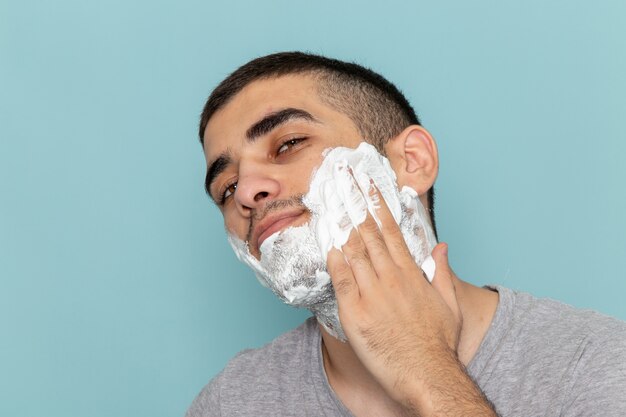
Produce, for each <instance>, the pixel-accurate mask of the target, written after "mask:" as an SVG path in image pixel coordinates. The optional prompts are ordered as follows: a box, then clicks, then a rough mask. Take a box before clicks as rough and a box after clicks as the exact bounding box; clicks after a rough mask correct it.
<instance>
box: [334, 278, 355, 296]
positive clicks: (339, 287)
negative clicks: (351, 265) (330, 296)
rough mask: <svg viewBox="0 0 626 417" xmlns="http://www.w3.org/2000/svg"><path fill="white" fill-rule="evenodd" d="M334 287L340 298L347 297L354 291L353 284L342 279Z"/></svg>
mask: <svg viewBox="0 0 626 417" xmlns="http://www.w3.org/2000/svg"><path fill="white" fill-rule="evenodd" d="M333 287H334V288H335V294H337V295H338V296H343V295H347V294H349V293H350V292H351V291H352V289H353V285H352V283H351V282H350V281H349V280H347V279H341V280H338V281H336V282H334V283H333Z"/></svg>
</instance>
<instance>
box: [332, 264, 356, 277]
mask: <svg viewBox="0 0 626 417" xmlns="http://www.w3.org/2000/svg"><path fill="white" fill-rule="evenodd" d="M328 272H330V274H331V276H337V277H342V276H345V275H347V274H349V273H350V272H351V268H350V265H348V264H347V263H345V262H341V263H340V264H337V265H334V266H333V267H332V268H330V267H329V271H328Z"/></svg>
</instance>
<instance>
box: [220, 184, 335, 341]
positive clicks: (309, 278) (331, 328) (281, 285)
mask: <svg viewBox="0 0 626 417" xmlns="http://www.w3.org/2000/svg"><path fill="white" fill-rule="evenodd" d="M270 204H272V206H271V207H266V209H265V210H264V216H265V215H267V213H268V212H271V211H276V210H280V209H277V208H274V207H280V208H286V207H302V208H304V209H306V206H304V204H303V203H302V196H297V197H293V198H291V199H289V200H280V201H274V202H272V203H270ZM268 208H270V210H268ZM228 241H229V243H230V245H231V247H232V248H233V250H234V251H235V254H236V255H237V257H238V258H239V260H240V261H242V262H243V263H245V264H246V265H248V266H249V267H250V268H251V269H252V270H253V271H254V273H255V275H256V277H257V279H258V280H259V282H261V284H263V285H264V286H266V287H268V288H269V289H270V290H272V292H273V293H274V294H275V295H276V296H277V297H278V298H280V299H281V300H282V301H283V302H285V303H286V304H288V305H291V306H293V307H297V308H306V309H308V310H310V311H311V312H312V313H313V314H314V315H315V317H316V318H317V320H318V322H319V323H320V324H322V326H324V328H325V329H326V331H327V332H328V333H330V334H331V335H333V336H334V337H336V338H338V339H339V340H342V341H345V340H346V336H345V334H344V332H343V329H342V328H341V323H340V322H339V312H338V308H337V300H336V299H335V291H334V289H333V286H332V282H331V279H330V275H329V274H328V270H327V267H326V259H325V258H324V257H323V256H322V253H321V251H320V246H319V244H318V241H317V238H316V235H315V232H314V230H313V228H312V227H311V222H309V223H306V224H304V225H302V226H297V227H288V228H286V229H284V230H282V231H280V232H278V233H274V234H273V235H271V236H269V237H268V238H267V239H265V241H263V243H262V244H261V247H260V252H261V258H260V260H259V259H257V258H256V257H254V256H253V255H252V254H251V253H250V250H249V245H248V244H247V243H246V242H244V241H243V240H241V239H239V238H237V237H236V236H234V235H233V234H231V233H229V234H228Z"/></svg>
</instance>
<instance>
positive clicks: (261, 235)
mask: <svg viewBox="0 0 626 417" xmlns="http://www.w3.org/2000/svg"><path fill="white" fill-rule="evenodd" d="M304 213H305V210H302V209H298V210H289V211H283V212H282V213H277V214H274V215H270V216H267V217H266V218H264V219H263V220H262V221H261V222H260V223H259V224H258V225H257V226H256V228H255V230H254V232H253V233H252V239H251V242H255V243H256V245H255V246H256V248H255V249H256V251H257V253H259V254H260V253H261V245H262V244H263V242H264V241H265V239H267V238H268V237H270V236H271V235H273V234H274V233H276V232H279V231H281V230H283V229H286V228H287V227H289V226H291V225H292V224H293V223H295V222H296V221H297V220H298V218H299V217H300V216H302V214H304Z"/></svg>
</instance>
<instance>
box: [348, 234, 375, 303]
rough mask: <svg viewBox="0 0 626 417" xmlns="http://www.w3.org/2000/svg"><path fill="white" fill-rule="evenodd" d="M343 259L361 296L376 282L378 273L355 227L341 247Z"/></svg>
mask: <svg viewBox="0 0 626 417" xmlns="http://www.w3.org/2000/svg"><path fill="white" fill-rule="evenodd" d="M341 250H342V251H343V254H344V255H345V260H346V261H347V263H348V265H350V268H351V269H352V274H353V276H354V279H355V281H356V283H357V285H358V286H359V292H360V294H361V295H362V296H363V295H364V293H366V292H367V291H368V290H370V289H371V288H372V287H373V286H375V285H376V283H377V282H378V275H377V274H376V270H375V269H374V266H373V265H372V261H371V258H370V255H369V253H368V252H367V248H366V247H365V243H364V242H363V239H361V235H360V234H359V232H358V230H357V229H352V231H350V236H349V237H348V241H347V242H346V243H345V244H344V245H343V246H342V247H341Z"/></svg>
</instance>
